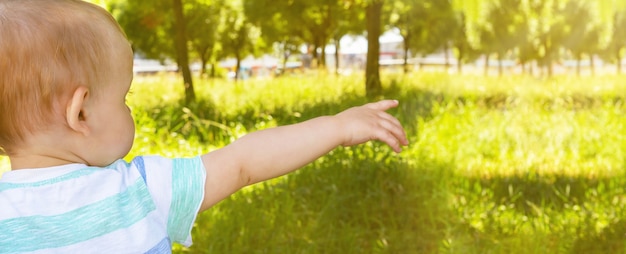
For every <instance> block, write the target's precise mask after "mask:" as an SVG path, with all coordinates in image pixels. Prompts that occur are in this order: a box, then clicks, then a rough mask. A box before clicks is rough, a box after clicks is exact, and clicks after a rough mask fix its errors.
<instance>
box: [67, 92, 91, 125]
mask: <svg viewBox="0 0 626 254" xmlns="http://www.w3.org/2000/svg"><path fill="white" fill-rule="evenodd" d="M87 96H89V89H88V88H87V87H84V86H79V87H78V88H76V90H74V94H72V97H71V98H70V100H69V101H68V103H67V109H66V112H65V114H66V115H65V118H66V121H67V124H68V126H69V127H70V128H71V129H72V130H74V131H77V132H80V133H82V134H83V135H89V132H90V130H89V126H88V125H87V121H86V119H85V112H84V111H85V102H86V99H87Z"/></svg>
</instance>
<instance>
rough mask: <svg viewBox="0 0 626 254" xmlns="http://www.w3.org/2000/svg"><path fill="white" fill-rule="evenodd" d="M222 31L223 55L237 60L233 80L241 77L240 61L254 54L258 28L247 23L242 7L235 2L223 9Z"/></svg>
mask: <svg viewBox="0 0 626 254" xmlns="http://www.w3.org/2000/svg"><path fill="white" fill-rule="evenodd" d="M224 14H225V15H224V16H225V20H224V26H225V27H227V29H224V30H223V31H222V33H221V36H220V37H221V40H222V43H221V44H222V50H223V53H224V55H228V56H234V57H235V59H236V60H237V63H236V65H235V80H239V78H240V77H241V61H242V60H243V59H244V58H245V57H247V56H248V55H250V54H252V53H254V51H255V46H260V45H257V42H259V38H260V32H259V31H258V28H256V27H255V26H253V24H252V23H250V22H249V21H248V19H247V18H246V17H245V15H244V13H243V9H242V6H240V5H238V4H237V3H236V2H235V3H232V2H231V5H230V6H228V7H225V13H224Z"/></svg>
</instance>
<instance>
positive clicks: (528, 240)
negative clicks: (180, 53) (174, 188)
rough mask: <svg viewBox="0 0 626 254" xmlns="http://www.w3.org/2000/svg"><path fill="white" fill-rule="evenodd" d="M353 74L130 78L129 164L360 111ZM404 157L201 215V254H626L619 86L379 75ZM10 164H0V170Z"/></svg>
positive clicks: (279, 186)
mask: <svg viewBox="0 0 626 254" xmlns="http://www.w3.org/2000/svg"><path fill="white" fill-rule="evenodd" d="M362 84H363V80H362V78H361V77H342V78H335V77H322V76H320V77H307V78H296V77H288V78H280V79H275V80H256V81H247V82H242V83H238V84H234V83H229V82H225V81H198V82H197V83H196V89H197V93H198V98H199V100H198V102H197V103H195V104H194V105H190V106H188V107H183V106H181V103H180V102H181V101H182V98H181V96H182V94H183V91H182V85H180V81H179V80H178V79H176V78H172V77H167V76H157V77H150V78H146V77H138V78H136V80H135V84H134V85H133V88H132V91H133V94H132V95H131V96H130V98H129V102H130V104H131V105H130V106H131V108H132V109H133V114H134V116H135V120H136V122H137V135H136V140H135V145H134V147H133V149H132V151H131V153H130V154H129V158H130V157H132V156H135V155H139V154H160V155H164V156H194V155H197V154H201V153H205V152H208V151H211V150H214V149H218V148H219V147H222V146H224V145H227V144H228V143H230V142H232V141H233V140H235V139H236V138H238V137H240V136H242V135H245V134H246V133H249V132H251V131H254V130H258V129H263V128H268V127H272V126H276V125H284V124H290V123H295V122H300V121H303V120H306V119H310V118H312V117H315V116H319V115H324V114H334V113H337V112H339V111H341V110H343V109H346V108H348V107H350V106H355V105H359V104H362V103H365V102H367V101H368V100H367V99H365V98H364V94H365V91H364V90H363V85H362ZM384 85H385V91H386V92H385V94H384V95H383V96H382V97H381V98H394V99H398V100H399V101H400V103H401V105H400V107H399V108H397V109H393V110H391V111H390V113H392V114H393V115H395V116H396V117H398V118H399V119H400V120H401V122H402V123H403V124H404V125H405V128H406V130H407V134H408V136H409V140H410V142H411V145H410V146H409V147H408V148H407V149H405V151H404V152H402V153H401V154H394V153H393V152H392V151H391V150H390V149H389V148H387V147H386V146H384V145H382V144H380V143H377V142H372V143H367V144H365V145H360V146H356V147H351V148H338V149H335V150H334V151H332V152H331V153H330V154H329V155H327V156H325V157H323V158H321V159H319V160H317V161H315V162H314V163H312V164H310V165H308V166H306V167H304V168H303V170H300V171H297V172H295V173H293V174H290V175H288V176H284V177H281V178H277V179H274V180H271V181H268V182H264V183H261V184H257V185H254V186H250V187H247V188H244V189H243V190H242V191H240V192H238V193H236V194H235V195H233V196H231V197H230V198H228V199H226V200H224V201H223V202H221V203H220V204H218V205H217V206H215V207H214V208H212V209H210V210H209V211H206V212H204V213H203V214H201V215H200V216H199V217H198V220H197V222H196V226H195V227H194V230H193V237H194V245H193V246H192V247H191V248H189V249H186V248H183V247H181V246H176V247H175V252H194V253H195V252H200V253H202V252H206V253H626V241H625V240H626V209H625V208H624V207H625V206H626V193H625V187H626V175H625V174H624V173H625V172H624V169H625V168H626V165H625V163H626V155H625V154H624V153H625V151H626V135H624V134H625V133H626V132H625V129H624V127H625V126H626V117H625V114H626V105H624V102H625V98H626V95H625V94H624V93H623V91H625V90H626V83H625V82H623V77H620V76H598V77H570V76H562V77H556V78H550V79H537V78H533V77H527V76H507V77H501V78H500V77H483V76H474V75H462V76H455V75H446V74H433V73H421V74H413V75H410V76H408V77H403V76H393V75H387V76H385V77H384ZM7 165H8V161H7V160H6V158H0V171H1V170H2V169H5V170H6V169H7V167H8V166H7Z"/></svg>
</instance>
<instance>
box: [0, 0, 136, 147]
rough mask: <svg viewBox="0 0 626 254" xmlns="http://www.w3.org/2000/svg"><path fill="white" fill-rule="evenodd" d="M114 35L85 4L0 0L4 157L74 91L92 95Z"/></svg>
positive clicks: (103, 14) (102, 14) (54, 115)
mask: <svg viewBox="0 0 626 254" xmlns="http://www.w3.org/2000/svg"><path fill="white" fill-rule="evenodd" d="M120 35H121V36H123V37H124V38H125V36H124V35H123V32H122V30H121V29H120V27H119V25H118V24H117V22H116V21H115V20H114V19H113V17H112V16H111V15H110V14H109V13H108V12H107V11H105V10H104V9H102V8H101V7H99V6H97V5H93V4H90V3H87V2H83V1H77V0H0V148H1V149H4V151H5V153H6V154H9V155H10V154H11V153H12V151H13V150H14V148H15V147H16V146H17V145H19V144H20V143H21V142H23V141H25V139H26V137H27V136H28V135H29V134H32V133H34V132H36V131H40V130H45V128H46V127H48V126H51V124H54V123H55V119H58V117H63V116H64V109H63V108H62V102H63V101H64V100H67V99H68V98H69V96H71V93H72V92H73V91H74V89H75V88H77V87H78V86H87V87H89V89H90V90H92V91H91V92H92V93H93V92H95V91H94V90H98V86H97V84H99V83H102V82H100V81H101V80H102V79H103V78H104V76H106V75H112V73H107V71H108V70H109V69H110V68H111V66H112V65H113V64H115V63H112V57H110V54H111V52H113V50H115V48H114V45H115V44H113V43H112V42H111V41H112V40H111V38H112V37H115V36H118V37H119V36H120ZM0 152H1V151H0Z"/></svg>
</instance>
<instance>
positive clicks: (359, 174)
mask: <svg viewBox="0 0 626 254" xmlns="http://www.w3.org/2000/svg"><path fill="white" fill-rule="evenodd" d="M377 149H379V148H377V146H364V147H358V148H345V149H344V148H340V149H337V150H335V151H334V152H333V153H332V154H330V155H328V156H326V157H324V158H322V159H321V160H318V161H317V162H315V163H313V164H311V165H309V166H307V168H306V169H304V170H302V171H298V172H296V173H294V174H291V175H288V176H285V177H282V178H280V179H277V180H274V181H270V182H265V183H261V184H258V185H256V186H254V187H252V188H248V189H245V190H243V191H242V192H240V193H237V194H235V195H233V196H232V197H231V198H229V199H227V200H225V201H223V202H222V203H220V204H218V205H217V206H216V207H215V208H213V209H211V210H209V211H207V212H206V213H205V214H202V215H201V216H200V217H199V218H198V221H197V226H196V227H195V228H194V232H193V235H194V241H195V244H194V245H193V246H192V247H191V249H190V251H191V252H209V253H437V252H438V249H439V248H440V244H441V242H442V241H443V239H444V238H445V236H446V233H447V232H448V231H449V227H450V225H452V224H454V221H455V217H454V214H453V212H452V210H450V207H449V205H448V204H449V202H448V199H449V198H450V195H449V193H448V191H447V190H448V189H449V186H447V184H448V183H449V181H448V179H450V178H449V177H447V174H448V173H449V171H447V170H446V168H449V167H447V166H445V165H436V164H422V165H421V166H420V167H419V168H411V167H409V166H408V165H407V164H406V163H405V162H403V161H402V160H400V159H398V158H397V157H396V156H395V155H392V154H391V153H389V152H379V151H377ZM374 152H379V153H378V156H376V159H375V160H372V159H368V157H369V156H368V154H370V153H374ZM381 154H384V155H381Z"/></svg>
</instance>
